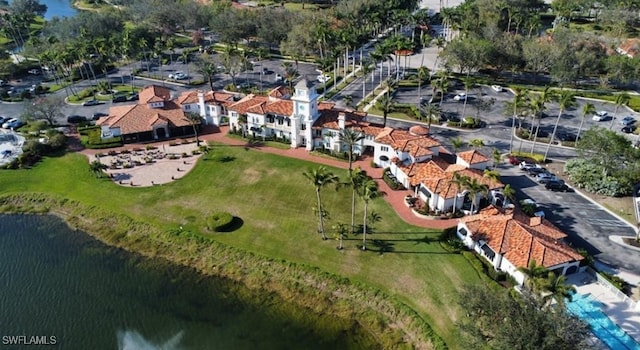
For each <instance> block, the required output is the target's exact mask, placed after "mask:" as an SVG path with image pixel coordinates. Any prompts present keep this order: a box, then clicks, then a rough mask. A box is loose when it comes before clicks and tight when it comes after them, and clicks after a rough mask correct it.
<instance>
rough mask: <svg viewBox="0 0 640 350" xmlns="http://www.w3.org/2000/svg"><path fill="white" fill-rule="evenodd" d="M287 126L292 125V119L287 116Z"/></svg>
mask: <svg viewBox="0 0 640 350" xmlns="http://www.w3.org/2000/svg"><path fill="white" fill-rule="evenodd" d="M287 126H291V119H289V118H287Z"/></svg>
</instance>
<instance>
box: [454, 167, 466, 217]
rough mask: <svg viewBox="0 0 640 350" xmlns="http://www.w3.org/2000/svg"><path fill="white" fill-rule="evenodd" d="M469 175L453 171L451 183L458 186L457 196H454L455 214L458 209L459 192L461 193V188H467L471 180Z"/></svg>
mask: <svg viewBox="0 0 640 350" xmlns="http://www.w3.org/2000/svg"><path fill="white" fill-rule="evenodd" d="M469 180H470V179H469V177H468V176H464V175H461V173H460V172H458V171H456V172H455V173H453V177H452V178H451V181H450V183H451V185H454V186H456V195H455V197H453V213H454V214H455V212H456V211H457V210H458V208H457V201H458V194H460V189H462V188H466V186H467V183H468V182H469Z"/></svg>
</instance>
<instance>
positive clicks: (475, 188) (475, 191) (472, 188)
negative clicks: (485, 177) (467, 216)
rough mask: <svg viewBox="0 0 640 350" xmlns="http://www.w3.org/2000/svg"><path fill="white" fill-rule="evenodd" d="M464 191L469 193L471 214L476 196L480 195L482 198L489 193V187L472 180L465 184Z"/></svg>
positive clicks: (474, 179)
mask: <svg viewBox="0 0 640 350" xmlns="http://www.w3.org/2000/svg"><path fill="white" fill-rule="evenodd" d="M465 187H466V189H467V191H468V193H469V197H471V208H470V210H471V213H473V209H474V205H475V202H476V196H477V195H479V194H482V195H484V196H486V195H487V193H488V192H489V186H487V185H485V184H483V183H481V182H479V181H478V179H476V178H473V179H471V180H470V181H468V182H467V183H466V186H465Z"/></svg>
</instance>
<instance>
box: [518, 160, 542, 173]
mask: <svg viewBox="0 0 640 350" xmlns="http://www.w3.org/2000/svg"><path fill="white" fill-rule="evenodd" d="M519 167H520V170H525V171H526V170H529V169H532V168H541V166H540V165H539V164H534V163H529V162H526V161H522V162H520V165H519Z"/></svg>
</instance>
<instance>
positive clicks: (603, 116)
mask: <svg viewBox="0 0 640 350" xmlns="http://www.w3.org/2000/svg"><path fill="white" fill-rule="evenodd" d="M608 118H609V113H608V112H606V111H598V112H596V114H594V115H593V118H591V119H593V120H594V121H596V122H601V121H603V120H607V119H608Z"/></svg>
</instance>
